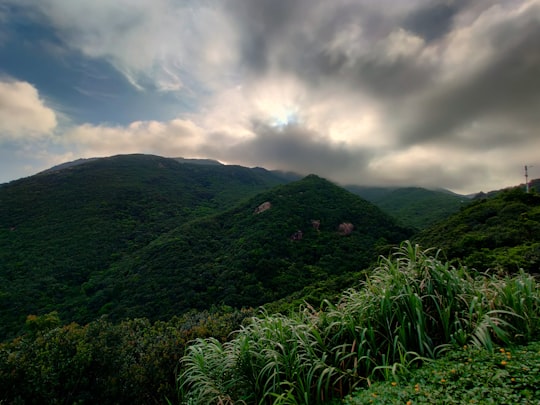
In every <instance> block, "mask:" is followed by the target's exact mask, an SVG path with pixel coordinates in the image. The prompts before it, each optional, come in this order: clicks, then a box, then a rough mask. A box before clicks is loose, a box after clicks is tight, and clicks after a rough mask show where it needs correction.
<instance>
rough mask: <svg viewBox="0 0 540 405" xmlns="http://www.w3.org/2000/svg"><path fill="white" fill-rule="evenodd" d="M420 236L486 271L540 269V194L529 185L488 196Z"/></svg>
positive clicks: (424, 242)
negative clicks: (529, 191)
mask: <svg viewBox="0 0 540 405" xmlns="http://www.w3.org/2000/svg"><path fill="white" fill-rule="evenodd" d="M416 240H417V242H419V243H420V244H421V245H422V246H424V247H432V246H433V247H437V248H441V249H442V250H443V252H444V253H445V254H446V255H447V256H448V257H449V258H451V259H458V260H460V261H461V262H462V263H464V264H465V265H467V266H470V267H474V268H476V269H477V270H480V271H485V270H488V269H491V270H492V271H505V272H516V271H518V270H519V269H520V268H521V269H524V270H526V271H529V272H532V273H540V195H539V194H537V193H529V194H527V193H525V191H524V187H523V186H519V187H514V188H508V189H505V190H500V191H498V192H496V193H488V194H484V195H483V196H479V197H477V198H475V199H474V200H473V202H472V203H470V204H469V205H467V206H466V207H464V208H463V209H462V210H460V211H459V212H458V213H456V214H454V215H452V216H451V217H449V218H447V219H446V220H444V221H442V222H440V223H438V224H436V225H434V226H432V227H430V228H427V229H425V230H424V231H422V232H421V233H420V234H419V235H418V236H417V237H416Z"/></svg>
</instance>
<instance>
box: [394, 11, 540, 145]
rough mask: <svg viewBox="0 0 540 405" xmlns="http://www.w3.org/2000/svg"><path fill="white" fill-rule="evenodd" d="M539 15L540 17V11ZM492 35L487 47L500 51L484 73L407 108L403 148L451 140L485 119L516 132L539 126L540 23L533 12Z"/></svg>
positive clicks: (464, 78) (463, 78)
mask: <svg viewBox="0 0 540 405" xmlns="http://www.w3.org/2000/svg"><path fill="white" fill-rule="evenodd" d="M534 11H535V12H536V13H540V7H536V8H535V9H534ZM536 15H538V14H536ZM489 35H490V38H489V39H488V43H489V44H491V46H496V52H495V53H494V55H493V56H492V58H491V59H490V60H489V61H488V62H486V63H485V64H484V65H483V66H482V68H481V69H478V70H477V71H475V72H474V73H473V74H470V75H463V76H461V77H458V78H457V79H456V80H455V82H453V83H451V84H450V85H448V86H440V87H439V88H435V89H434V90H433V92H432V93H431V94H430V96H428V97H426V99H424V100H423V102H422V103H419V104H417V105H414V106H413V108H410V109H407V108H405V114H406V115H408V120H409V122H410V124H409V125H407V126H404V127H403V132H402V134H403V137H402V143H403V144H407V145H410V144H415V143H418V142H423V141H426V140H436V139H438V138H441V137H443V138H444V137H447V136H451V135H452V134H453V132H454V131H457V130H460V129H462V128H463V127H466V126H469V125H471V124H473V123H474V122H475V121H479V120H483V119H492V120H496V121H497V120H499V121H504V122H506V123H507V125H508V126H510V125H515V127H516V128H519V127H520V126H522V125H524V124H526V125H528V126H531V127H532V126H535V125H536V126H538V125H539V124H540V114H537V111H538V107H540V75H539V71H540V70H539V69H540V52H538V44H539V43H540V20H538V19H537V18H535V17H534V13H533V14H532V15H530V14H526V15H523V16H521V18H520V19H516V20H515V21H508V22H505V23H503V24H500V25H498V26H497V27H496V28H495V29H493V30H492V31H491V32H490V33H489ZM464 68H465V70H466V67H464ZM509 124H510V125H509ZM519 133H520V131H519V130H516V135H517V134H519ZM522 136H529V137H532V136H534V137H535V136H537V135H536V134H535V133H534V132H525V133H522ZM494 139H497V137H494ZM515 141H516V142H519V141H520V140H519V139H517V138H515ZM503 142H504V141H503Z"/></svg>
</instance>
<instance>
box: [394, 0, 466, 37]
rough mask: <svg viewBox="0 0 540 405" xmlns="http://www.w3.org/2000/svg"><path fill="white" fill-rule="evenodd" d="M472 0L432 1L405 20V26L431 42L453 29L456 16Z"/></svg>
mask: <svg viewBox="0 0 540 405" xmlns="http://www.w3.org/2000/svg"><path fill="white" fill-rule="evenodd" d="M468 3H470V0H458V1H443V0H436V1H430V2H428V3H427V4H425V5H422V6H420V7H419V8H418V9H417V10H414V11H413V12H412V13H411V14H409V15H408V16H407V17H406V18H405V20H404V21H403V28H405V29H406V30H408V31H411V32H414V33H415V34H417V35H420V36H421V37H422V38H424V39H425V40H426V41H428V42H431V41H435V40H437V39H440V38H441V37H443V36H445V35H446V34H447V33H448V32H449V31H450V30H451V29H452V24H453V20H454V17H455V16H456V15H457V14H458V13H459V11H461V10H462V9H463V8H465V7H466V6H467V4H468Z"/></svg>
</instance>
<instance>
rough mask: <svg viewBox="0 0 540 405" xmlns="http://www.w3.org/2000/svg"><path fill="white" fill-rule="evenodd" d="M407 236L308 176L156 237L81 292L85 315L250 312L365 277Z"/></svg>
mask: <svg viewBox="0 0 540 405" xmlns="http://www.w3.org/2000/svg"><path fill="white" fill-rule="evenodd" d="M409 235H410V233H409V231H408V230H407V229H404V228H402V227H399V226H397V225H396V223H395V222H394V220H393V219H392V218H390V217H389V216H388V215H386V214H384V213H383V212H382V211H380V210H379V209H378V208H377V207H375V206H374V205H372V204H370V203H369V202H367V201H365V200H362V199H361V198H359V197H357V196H355V195H354V194H352V193H350V192H348V191H346V190H344V189H342V188H340V187H338V186H336V185H334V184H332V183H330V182H328V181H326V180H324V179H321V178H319V177H317V176H315V175H310V176H308V177H306V178H304V179H302V180H300V181H298V182H294V183H289V184H286V185H282V186H278V187H276V188H273V189H271V190H269V191H267V192H263V193H261V194H258V195H257V196H255V197H253V198H251V199H249V200H247V201H246V202H244V203H242V204H239V205H238V206H237V207H235V208H233V209H231V210H228V211H225V212H223V213H220V214H216V215H213V216H210V217H206V218H202V219H199V220H194V221H191V222H188V223H185V224H183V225H181V226H179V227H177V228H175V229H174V230H172V231H170V232H167V233H165V234H163V235H161V236H160V237H158V238H156V239H155V240H154V241H152V242H151V243H150V244H148V245H147V246H146V247H144V248H143V249H141V250H139V251H137V252H136V253H135V254H133V255H130V256H127V257H125V258H124V259H123V260H121V261H119V262H117V263H115V264H114V265H113V266H112V267H111V268H110V269H109V271H107V272H100V273H96V275H95V276H93V277H92V278H90V279H89V280H88V282H86V283H85V284H84V285H83V289H84V291H85V294H86V295H87V297H88V303H89V304H88V305H89V306H90V307H92V308H94V310H96V311H99V312H102V313H108V314H110V315H111V316H112V317H113V318H114V319H121V318H124V317H139V316H146V317H149V318H150V319H157V318H163V317H165V318H167V317H170V316H172V315H174V314H178V313H182V312H184V311H186V310H188V309H191V308H196V309H206V308H208V307H209V306H211V305H212V304H216V305H217V304H219V305H228V306H234V307H239V306H257V305H261V304H264V303H266V302H271V301H275V300H277V299H280V298H283V297H285V296H287V295H288V294H291V293H293V292H295V291H298V290H301V289H302V288H303V287H305V286H307V285H310V284H312V283H315V282H317V281H321V280H326V279H328V278H331V277H335V276H340V275H343V274H345V273H348V272H355V271H356V272H358V271H360V270H363V269H366V268H367V267H368V266H369V265H370V264H371V263H372V262H373V260H374V259H376V257H377V255H378V253H383V252H384V253H386V251H387V250H388V246H389V245H393V244H396V243H398V242H400V241H402V240H403V239H405V238H407V237H408V236H409ZM118 275H122V276H121V277H119V276H118Z"/></svg>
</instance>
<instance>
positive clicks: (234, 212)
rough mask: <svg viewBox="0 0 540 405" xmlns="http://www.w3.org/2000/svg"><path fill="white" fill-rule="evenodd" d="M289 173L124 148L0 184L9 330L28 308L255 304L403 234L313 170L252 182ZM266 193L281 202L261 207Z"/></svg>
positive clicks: (160, 309) (355, 263)
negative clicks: (122, 152) (293, 178)
mask: <svg viewBox="0 0 540 405" xmlns="http://www.w3.org/2000/svg"><path fill="white" fill-rule="evenodd" d="M287 181H288V180H287V179H286V178H285V177H283V176H282V175H281V174H279V173H276V172H273V173H272V172H268V171H266V170H264V169H260V168H256V169H247V168H243V167H238V166H225V165H204V164H187V163H180V162H178V161H176V160H175V159H165V158H161V157H157V156H147V155H126V156H116V157H112V158H105V159H95V160H90V161H84V162H79V164H76V165H67V166H61V167H59V168H56V169H53V170H49V171H47V172H44V173H41V174H39V175H36V176H32V177H29V178H26V179H21V180H18V181H15V182H11V183H8V184H4V185H2V186H0V264H1V270H0V309H1V311H0V313H1V319H0V321H1V322H0V339H3V338H5V337H9V336H12V335H13V334H14V333H16V332H17V330H19V328H20V327H21V325H23V323H24V319H25V317H26V316H27V315H28V314H44V313H48V312H51V311H59V313H60V317H61V319H63V320H64V321H66V322H69V321H77V322H81V323H84V322H88V321H90V320H92V319H95V318H96V317H97V316H99V315H102V314H110V315H112V316H113V318H114V319H120V318H123V317H125V316H148V317H150V318H152V319H158V318H159V319H164V318H166V317H170V316H172V315H176V314H178V313H179V311H180V312H182V311H186V310H189V309H191V308H199V309H202V308H208V307H210V306H211V305H214V304H218V305H219V304H222V303H225V304H228V305H234V306H242V305H258V304H261V303H264V302H267V301H270V300H274V299H276V298H281V297H283V296H284V295H287V294H288V293H291V292H293V291H297V290H299V289H302V288H303V287H305V286H306V285H308V284H309V283H310V282H313V281H317V280H321V279H325V278H326V277H328V276H330V275H331V274H332V273H336V274H338V273H341V274H342V273H346V272H349V271H351V270H353V269H354V270H362V269H363V268H364V266H366V265H367V264H368V263H369V261H370V260H373V259H374V258H376V256H377V251H376V249H375V247H376V246H381V245H384V244H386V243H397V242H399V241H400V240H401V239H403V238H404V237H406V236H407V235H408V233H407V232H406V230H404V229H402V228H399V227H397V226H396V225H395V223H394V222H393V221H392V220H391V219H390V218H389V217H388V216H386V215H384V214H382V213H381V212H380V210H378V209H377V208H376V207H374V206H373V205H371V204H369V203H367V202H365V201H363V200H361V199H360V198H358V197H357V196H354V195H352V194H351V193H349V192H347V191H345V190H343V189H341V188H339V187H337V186H335V185H333V184H331V183H329V182H326V181H324V180H322V179H318V178H316V177H314V176H312V177H309V178H308V179H306V180H304V181H301V182H298V183H290V184H289V185H287V186H284V188H278V189H275V190H273V191H272V192H269V193H266V194H264V193H263V194H260V195H257V193H258V192H261V191H262V190H268V189H270V188H271V187H273V186H276V185H279V184H283V183H286V182H287ZM254 195H257V197H253V196H254ZM249 198H251V199H250V200H248V201H246V199H249ZM243 200H244V203H241V202H242V201H243ZM266 201H271V203H272V208H271V209H270V210H268V211H266V212H261V213H260V214H258V215H254V214H253V211H254V209H255V208H257V207H258V206H259V205H260V204H262V203H264V202H266ZM218 213H219V215H218ZM311 220H320V228H319V229H318V230H317V229H315V228H314V225H313V224H312V223H311ZM347 222H350V223H352V224H353V226H354V229H353V228H350V235H348V236H344V235H341V234H340V232H341V233H347V232H349V230H347V229H348V228H347V226H348V225H343V226H345V228H344V229H343V230H341V231H340V230H339V229H338V227H339V225H340V224H341V223H347ZM298 230H302V231H303V232H304V235H303V238H302V239H301V240H300V239H299V238H298V237H297V238H296V239H297V240H295V241H292V240H291V236H292V235H293V234H294V233H295V232H297V231H298Z"/></svg>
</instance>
